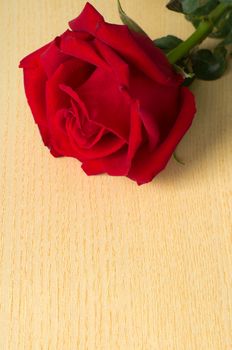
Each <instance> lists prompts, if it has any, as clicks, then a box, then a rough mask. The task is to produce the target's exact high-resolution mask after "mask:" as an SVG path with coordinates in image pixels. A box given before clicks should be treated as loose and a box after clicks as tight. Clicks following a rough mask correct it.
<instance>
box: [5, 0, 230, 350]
mask: <svg viewBox="0 0 232 350" xmlns="http://www.w3.org/2000/svg"><path fill="white" fill-rule="evenodd" d="M84 3H85V2H84V1H83V0H75V1H74V0H65V1H63V0H40V1H35V0H17V1H15V0H1V9H2V11H1V14H2V19H1V31H0V35H1V41H0V42H1V47H2V50H1V71H2V73H1V77H2V78H1V79H2V80H1V94H0V106H1V189H2V190H3V191H2V190H1V191H2V197H1V198H2V200H1V207H2V215H1V223H0V224H1V240H0V312H1V323H0V349H1V350H29V349H32V350H37V349H44V350H47V349H49V350H50V349H51V350H59V349H60V350H116V349H120V350H140V349H141V350H142V349H144V350H193V349H194V350H230V349H232V244H231V235H232V226H231V204H232V203H231V194H232V192H231V188H232V187H231V185H232V171H231V170H232V162H231V148H232V137H231V135H232V119H231V110H232V100H231V78H232V67H230V70H229V71H228V73H227V74H226V75H225V76H224V77H223V78H222V79H220V80H218V81H214V82H211V83H207V82H197V83H195V84H194V86H193V90H194V92H195V94H196V97H197V101H198V102H197V103H198V114H197V117H196V118H195V121H194V123H193V126H192V128H191V130H190V131H189V132H188V133H187V135H186V136H185V138H184V139H183V140H182V142H181V144H180V145H179V147H178V154H179V156H180V157H181V158H182V159H184V160H185V162H186V165H185V166H181V165H179V164H177V163H176V162H175V161H174V160H171V161H170V163H169V165H168V167H167V168H166V170H165V171H164V172H163V173H161V174H160V175H159V176H158V177H157V178H156V179H155V180H154V181H153V182H152V183H150V184H148V185H144V186H140V187H138V186H137V185H136V184H135V183H133V182H132V181H129V180H128V179H127V178H122V177H116V178H113V177H108V176H106V175H102V176H96V177H87V176H86V175H85V174H84V173H83V172H82V170H81V168H80V163H79V162H78V161H77V160H75V159H70V158H62V159H55V158H53V157H52V156H50V154H49V151H48V150H47V149H46V148H45V147H44V146H43V145H42V142H41V139H40V136H39V133H38V130H37V127H36V125H35V124H34V121H33V119H32V117H31V113H30V111H29V108H28V106H27V103H26V99H25V96H24V90H23V82H22V71H21V70H19V69H18V67H17V65H18V62H19V60H20V59H21V58H22V57H23V56H25V55H26V54H28V53H30V52H31V51H33V50H35V49H36V48H38V47H40V46H42V45H43V44H45V43H46V42H48V41H50V40H51V39H52V38H53V37H55V36H56V35H57V34H60V33H62V32H63V31H64V30H65V29H66V27H67V22H68V20H70V19H72V18H74V17H76V16H77V15H78V14H79V13H80V11H81V9H82V8H83V5H84ZM92 3H93V4H94V5H95V6H96V7H97V9H99V10H100V11H101V13H102V14H103V15H104V16H105V18H106V19H107V20H108V21H111V22H117V23H119V17H118V14H117V9H116V1H114V0H107V1H101V0H95V1H92ZM122 4H123V7H124V9H125V10H126V12H127V13H128V14H130V15H131V16H132V17H133V18H134V19H135V20H137V21H138V22H139V23H140V24H141V25H142V26H143V27H144V29H145V30H146V31H147V32H148V33H149V35H150V36H151V37H152V38H156V37H159V36H161V35H164V34H169V33H173V34H176V35H179V36H181V37H182V38H185V37H187V35H188V34H189V33H191V31H192V27H191V25H190V24H188V23H187V22H186V21H185V20H184V18H183V17H182V16H181V15H178V14H175V13H171V12H170V11H168V10H166V9H165V7H164V5H165V1H163V0H146V1H139V0H136V1H135V0H122Z"/></svg>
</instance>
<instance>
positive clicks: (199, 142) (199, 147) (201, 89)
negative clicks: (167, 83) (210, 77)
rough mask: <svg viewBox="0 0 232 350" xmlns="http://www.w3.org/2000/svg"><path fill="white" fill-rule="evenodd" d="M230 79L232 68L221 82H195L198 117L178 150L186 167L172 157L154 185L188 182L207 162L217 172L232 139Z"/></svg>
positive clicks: (194, 89) (193, 88)
mask: <svg viewBox="0 0 232 350" xmlns="http://www.w3.org/2000/svg"><path fill="white" fill-rule="evenodd" d="M230 68H231V67H230ZM231 77H232V71H231V69H230V71H228V72H227V74H225V75H224V76H223V77H222V78H220V79H219V80H216V81H211V82H206V81H199V80H197V81H195V82H194V84H193V85H192V87H191V90H192V91H193V93H194V95H195V97H196V104H197V114H196V116H195V118H194V120H193V123H192V126H191V127H190V129H189V130H188V132H187V134H186V135H185V136H184V138H183V139H182V140H181V142H180V143H179V145H178V147H177V149H176V152H177V155H178V156H179V157H180V159H181V160H183V161H184V163H185V165H181V164H179V163H177V162H176V161H175V160H174V159H173V158H172V159H171V160H170V161H169V163H168V165H167V167H166V168H165V169H164V171H162V172H161V173H160V174H159V175H158V176H157V177H156V178H155V179H154V180H153V182H152V183H153V184H154V185H158V184H162V183H163V182H165V183H166V182H170V181H172V182H176V181H180V178H182V177H184V178H185V180H186V177H187V178H188V177H189V178H190V177H191V176H192V174H193V172H194V171H196V169H200V168H201V169H202V168H204V167H205V163H207V164H209V163H210V164H211V166H212V172H214V171H215V169H214V168H213V164H214V163H216V161H217V158H216V157H217V156H219V154H220V157H221V156H223V151H221V153H219V152H220V150H221V149H222V148H223V146H224V145H225V144H226V143H228V138H229V137H231V131H232V114H231V109H232V105H231V89H230V87H229V86H230V81H231ZM214 159H215V160H214Z"/></svg>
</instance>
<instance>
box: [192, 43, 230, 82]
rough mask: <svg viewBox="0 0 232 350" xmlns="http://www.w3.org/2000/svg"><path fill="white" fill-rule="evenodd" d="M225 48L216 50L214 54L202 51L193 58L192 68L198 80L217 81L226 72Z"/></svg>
mask: <svg viewBox="0 0 232 350" xmlns="http://www.w3.org/2000/svg"><path fill="white" fill-rule="evenodd" d="M226 52H227V51H226V50H225V48H218V49H215V50H214V52H212V51H210V50H207V49H201V50H198V51H196V52H195V53H194V54H192V56H191V61H192V68H193V72H194V73H195V75H196V77H197V78H198V79H202V80H215V79H218V78H220V77H221V76H222V75H223V73H224V72H225V70H226V59H225V58H226Z"/></svg>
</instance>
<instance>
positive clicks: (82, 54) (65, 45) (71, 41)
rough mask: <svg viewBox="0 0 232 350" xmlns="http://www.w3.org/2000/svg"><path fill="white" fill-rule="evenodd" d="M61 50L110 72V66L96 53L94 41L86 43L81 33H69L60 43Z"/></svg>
mask: <svg viewBox="0 0 232 350" xmlns="http://www.w3.org/2000/svg"><path fill="white" fill-rule="evenodd" d="M60 50H61V51H62V52H63V53H64V54H65V55H69V56H73V57H77V58H78V59H81V60H83V61H86V62H88V63H91V64H93V65H95V66H97V67H101V68H103V69H106V70H108V71H109V70H110V69H109V66H108V65H107V64H106V63H105V61H104V60H103V59H102V58H101V57H100V55H99V54H98V53H97V52H96V50H95V47H94V45H93V41H91V40H88V41H84V40H83V39H82V38H80V37H79V33H74V32H70V31H67V32H66V34H65V35H63V37H62V38H61V41H60Z"/></svg>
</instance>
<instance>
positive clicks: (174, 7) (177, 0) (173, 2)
mask: <svg viewBox="0 0 232 350" xmlns="http://www.w3.org/2000/svg"><path fill="white" fill-rule="evenodd" d="M166 7H167V8H168V9H169V10H171V11H175V12H181V13H183V7H182V1H181V0H170V1H169V3H168V4H167V5H166Z"/></svg>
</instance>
